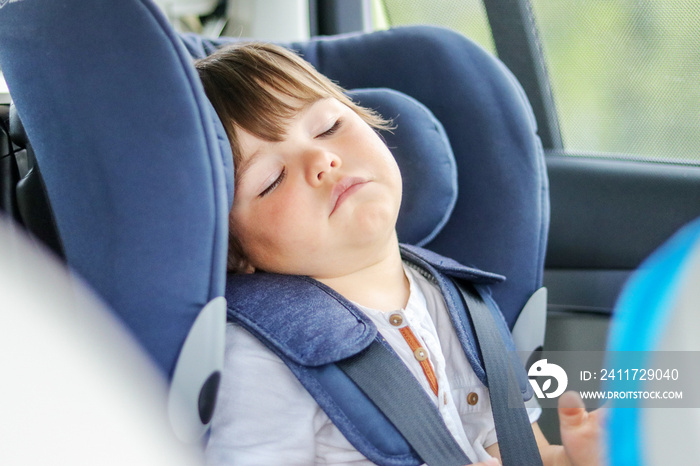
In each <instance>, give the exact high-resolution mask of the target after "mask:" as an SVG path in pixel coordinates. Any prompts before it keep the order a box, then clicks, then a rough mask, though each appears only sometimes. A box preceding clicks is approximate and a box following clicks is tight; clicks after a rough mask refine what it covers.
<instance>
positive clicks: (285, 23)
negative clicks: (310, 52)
mask: <svg viewBox="0 0 700 466" xmlns="http://www.w3.org/2000/svg"><path fill="white" fill-rule="evenodd" d="M226 16H227V17H228V25H227V26H226V30H225V34H226V35H228V36H234V37H246V38H250V39H258V40H269V41H278V42H292V41H303V40H309V2H308V0H229V2H228V8H227V10H226Z"/></svg>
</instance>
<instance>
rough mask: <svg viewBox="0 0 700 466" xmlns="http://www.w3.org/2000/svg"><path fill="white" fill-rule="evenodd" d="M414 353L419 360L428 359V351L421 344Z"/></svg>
mask: <svg viewBox="0 0 700 466" xmlns="http://www.w3.org/2000/svg"><path fill="white" fill-rule="evenodd" d="M413 355H414V356H415V357H416V359H417V360H418V361H421V362H422V361H425V360H426V359H428V352H427V351H426V350H425V349H423V348H421V347H420V346H419V347H418V348H416V350H415V351H414V352H413Z"/></svg>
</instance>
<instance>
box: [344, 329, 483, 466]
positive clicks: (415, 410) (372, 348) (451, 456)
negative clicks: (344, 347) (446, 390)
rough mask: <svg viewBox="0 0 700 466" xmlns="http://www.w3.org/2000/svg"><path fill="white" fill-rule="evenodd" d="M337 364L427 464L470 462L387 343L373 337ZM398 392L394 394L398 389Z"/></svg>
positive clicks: (452, 465)
mask: <svg viewBox="0 0 700 466" xmlns="http://www.w3.org/2000/svg"><path fill="white" fill-rule="evenodd" d="M337 365H338V367H340V369H341V370H342V371H343V372H345V374H347V376H348V377H350V379H351V380H352V381H353V382H355V384H357V386H358V387H360V389H361V390H362V391H363V392H364V393H365V395H367V397H368V398H370V399H371V400H372V402H373V403H374V404H375V405H376V406H377V407H378V408H379V410H380V411H381V412H382V413H384V415H385V416H386V417H387V418H388V419H389V420H390V421H391V423H392V424H394V426H395V427H396V429H397V430H398V431H399V432H400V433H401V435H403V437H404V438H405V439H406V441H407V442H408V443H409V444H410V445H411V447H413V449H414V450H415V451H416V453H418V456H420V457H421V459H422V460H423V461H424V462H425V463H426V464H427V465H428V466H463V465H465V464H471V463H472V462H471V461H470V460H469V458H468V457H467V455H466V454H465V453H464V451H462V449H461V448H460V446H459V445H458V444H457V441H456V440H455V439H454V437H453V436H452V434H451V433H450V431H449V430H448V429H447V426H446V425H445V421H444V420H443V419H442V416H441V415H440V412H439V411H438V410H437V407H436V406H435V404H434V403H433V402H432V401H431V400H430V398H428V394H427V393H426V392H425V390H423V387H421V386H420V385H419V383H418V381H417V380H416V379H415V378H414V377H413V375H412V374H411V373H410V371H409V370H408V368H407V367H406V366H405V365H404V364H403V362H401V360H400V359H399V358H398V356H396V354H394V353H393V352H392V351H391V350H389V349H388V348H387V347H386V346H384V345H383V344H382V343H380V342H379V341H377V340H374V341H373V342H372V343H371V344H370V345H369V347H367V348H366V349H365V350H363V351H361V352H359V353H358V354H356V355H354V356H351V357H349V358H347V359H344V360H342V361H340V362H338V363H337ZM399 389H400V390H401V396H400V397H397V396H396V393H397V390H399Z"/></svg>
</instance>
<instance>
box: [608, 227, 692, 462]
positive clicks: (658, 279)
mask: <svg viewBox="0 0 700 466" xmlns="http://www.w3.org/2000/svg"><path fill="white" fill-rule="evenodd" d="M699 310H700V220H696V221H694V222H692V223H690V224H689V225H687V226H685V227H684V228H682V229H681V230H680V231H679V232H677V233H676V234H675V235H674V236H673V237H672V238H671V239H669V240H668V241H667V242H666V243H665V244H664V245H662V246H661V247H660V248H659V249H658V250H657V251H655V252H654V253H653V254H652V255H651V256H650V257H649V258H648V259H647V260H646V261H645V262H644V263H643V264H642V265H641V266H640V268H639V270H637V272H635V274H634V275H633V276H632V278H631V279H630V280H629V282H628V283H627V285H626V286H625V288H624V290H623V292H622V294H621V296H620V299H619V301H618V303H617V306H616V308H615V314H614V318H613V321H612V324H611V328H610V338H609V343H608V351H609V353H608V355H609V356H608V360H607V362H606V367H611V368H623V370H624V368H629V367H634V368H655V367H659V366H657V365H656V364H655V361H657V360H658V358H661V357H663V356H664V355H663V352H666V351H678V352H698V351H700V339H698V335H699V334H700V312H698V311H699ZM631 352H633V353H631ZM667 354H668V353H667ZM687 354H690V353H686V355H687ZM695 354H697V355H698V356H696V358H697V359H698V360H699V361H700V353H695ZM666 358H667V359H665V360H666V361H668V356H666ZM679 358H680V356H679ZM696 369H697V368H696ZM698 372H699V371H697V370H694V371H692V373H683V374H681V375H682V377H683V382H682V387H684V388H688V387H693V388H694V389H697V386H698V383H700V374H699V373H698ZM648 384H649V382H648V381H645V380H642V379H641V378H637V379H635V380H633V381H630V384H629V385H628V386H627V387H626V388H627V389H629V390H632V391H643V390H645V389H646V388H647V387H648ZM679 401H680V400H679ZM608 403H609V407H610V408H611V409H610V410H609V414H608V422H607V443H608V444H609V445H610V452H609V454H610V464H614V465H626V464H629V465H644V464H649V465H655V464H692V463H695V462H697V460H698V458H700V445H698V442H697V438H698V435H700V407H686V406H683V407H680V408H661V407H654V406H651V403H649V402H648V401H645V400H644V399H641V398H639V399H626V400H624V402H623V401H616V400H612V401H609V402H608ZM620 405H624V407H619V406H620ZM616 408H617V409H616Z"/></svg>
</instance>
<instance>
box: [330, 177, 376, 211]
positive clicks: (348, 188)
mask: <svg viewBox="0 0 700 466" xmlns="http://www.w3.org/2000/svg"><path fill="white" fill-rule="evenodd" d="M367 182H368V181H367V180H365V179H363V178H359V177H351V176H348V177H345V178H342V179H341V180H340V181H339V182H338V183H336V184H335V186H333V191H331V202H330V205H331V213H330V214H329V216H330V215H333V213H334V212H335V211H336V210H337V209H338V207H340V205H341V204H342V203H343V202H344V201H345V199H347V198H348V197H350V196H351V195H352V194H353V193H355V192H356V191H358V190H359V189H361V188H362V187H363V186H364V185H365V184H367Z"/></svg>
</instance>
